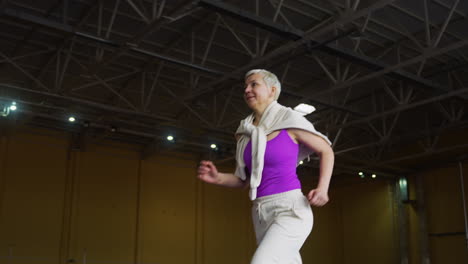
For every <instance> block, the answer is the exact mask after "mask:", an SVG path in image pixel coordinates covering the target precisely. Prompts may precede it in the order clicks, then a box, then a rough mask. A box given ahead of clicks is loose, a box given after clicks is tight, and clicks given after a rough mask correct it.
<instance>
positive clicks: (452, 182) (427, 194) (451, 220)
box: [410, 161, 468, 264]
mask: <svg viewBox="0 0 468 264" xmlns="http://www.w3.org/2000/svg"><path fill="white" fill-rule="evenodd" d="M462 167H463V172H464V173H463V174H464V177H463V178H464V188H465V196H467V195H468V176H467V174H468V164H467V162H466V161H465V162H464V163H462ZM420 176H421V177H422V178H423V190H424V199H425V203H426V217H427V233H428V234H443V233H456V232H464V231H465V227H464V216H463V203H462V201H463V200H462V194H461V181H460V174H459V169H458V165H457V164H453V165H452V166H450V167H446V168H439V169H435V170H432V171H428V172H424V173H421V174H420ZM415 177H416V176H414V177H412V178H411V179H412V180H413V184H412V185H413V186H412V189H411V190H412V192H413V193H414V192H415V191H416V190H415V186H414V185H415V184H417V183H415ZM412 196H413V199H416V197H415V196H414V195H412ZM466 206H468V204H466ZM410 211H411V213H410V226H411V232H410V235H411V238H410V239H411V240H412V250H411V253H412V254H413V255H414V256H413V257H412V262H411V263H421V262H420V258H421V255H420V252H419V250H420V247H419V245H418V244H419V243H418V239H419V238H418V236H419V235H420V233H419V223H418V221H419V218H418V217H419V214H418V210H417V208H415V207H412V208H411V209H410ZM428 239H429V250H430V255H429V256H430V259H431V263H433V264H445V263H468V249H467V245H466V242H465V236H464V234H457V235H447V236H435V235H429V236H428Z"/></svg>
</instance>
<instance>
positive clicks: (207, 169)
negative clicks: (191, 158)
mask: <svg viewBox="0 0 468 264" xmlns="http://www.w3.org/2000/svg"><path fill="white" fill-rule="evenodd" d="M198 178H199V179H200V180H202V181H204V182H207V183H212V184H219V181H220V177H219V173H218V169H216V166H215V165H214V164H213V162H211V161H206V160H202V161H201V162H200V166H199V167H198Z"/></svg>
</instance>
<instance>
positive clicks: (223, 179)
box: [198, 160, 247, 188]
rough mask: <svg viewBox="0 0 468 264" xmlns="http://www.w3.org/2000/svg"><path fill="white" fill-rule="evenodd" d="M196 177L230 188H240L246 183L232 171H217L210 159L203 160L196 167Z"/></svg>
mask: <svg viewBox="0 0 468 264" xmlns="http://www.w3.org/2000/svg"><path fill="white" fill-rule="evenodd" d="M198 178H199V179H200V180H202V181H204V182H207V183H211V184H216V185H221V186H225V187H231V188H242V187H245V186H246V185H247V183H246V182H244V181H242V180H241V179H240V178H239V177H237V176H236V175H234V174H232V173H222V172H218V169H217V168H216V166H215V165H214V164H213V162H211V161H206V160H203V161H201V162H200V166H199V167H198Z"/></svg>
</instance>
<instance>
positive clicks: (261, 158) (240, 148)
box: [198, 69, 334, 264]
mask: <svg viewBox="0 0 468 264" xmlns="http://www.w3.org/2000/svg"><path fill="white" fill-rule="evenodd" d="M280 92H281V84H280V82H279V81H278V78H277V77H276V75H274V74H273V73H271V72H269V71H267V70H259V69H256V70H251V71H249V72H247V74H246V75H245V89H244V99H245V102H246V103H247V105H248V107H249V108H250V109H252V111H253V113H252V114H251V115H249V116H247V118H245V119H244V120H242V121H241V123H240V126H239V128H238V129H237V131H236V134H235V135H236V139H237V153H236V163H237V166H236V171H235V173H222V172H218V170H217V168H216V166H215V165H214V164H213V163H212V162H211V161H201V162H200V166H199V168H198V178H199V179H201V180H202V181H204V182H207V183H211V184H217V185H222V186H226V187H244V186H249V187H250V192H249V196H250V199H251V200H252V201H253V206H252V218H253V224H254V229H255V234H256V238H257V245H258V247H257V250H256V251H255V254H254V256H253V258H252V261H251V264H261V263H268V264H270V263H281V264H290V263H291V264H292V263H302V260H301V256H300V253H299V250H300V249H301V247H302V245H303V244H304V241H305V240H306V239H307V237H308V236H309V234H310V232H311V230H312V225H313V214H312V210H311V206H310V205H313V206H323V205H325V204H326V203H327V202H328V200H329V198H328V187H329V184H330V179H331V175H332V170H333V163H334V154H333V150H332V149H331V147H330V145H331V144H330V141H329V140H328V138H327V137H326V136H324V135H323V134H321V133H320V132H318V131H317V130H315V128H314V126H313V125H312V124H311V123H310V122H309V121H308V120H307V119H305V118H304V117H303V116H302V115H300V114H299V113H297V112H296V111H294V110H292V109H291V108H287V107H284V106H282V105H280V104H278V102H277V101H276V100H277V99H278V97H279V95H280ZM314 152H315V153H316V154H317V155H318V156H319V157H320V175H319V181H318V185H317V187H316V188H315V189H313V190H311V191H310V192H308V194H307V196H304V195H303V194H302V191H301V183H300V181H299V179H298V177H297V174H296V167H297V165H298V164H299V161H301V160H303V159H304V158H306V157H307V156H309V155H310V154H312V153H314Z"/></svg>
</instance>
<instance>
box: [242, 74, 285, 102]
mask: <svg viewBox="0 0 468 264" xmlns="http://www.w3.org/2000/svg"><path fill="white" fill-rule="evenodd" d="M257 73H260V74H262V75H263V81H264V82H265V83H266V84H267V86H268V88H271V87H273V86H274V87H276V92H275V100H278V98H279V96H280V93H281V83H280V81H279V80H278V77H276V75H275V74H274V73H272V72H270V71H267V70H264V69H253V70H250V71H248V72H247V73H246V74H245V77H244V79H247V78H248V77H249V76H250V75H253V74H257Z"/></svg>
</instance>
